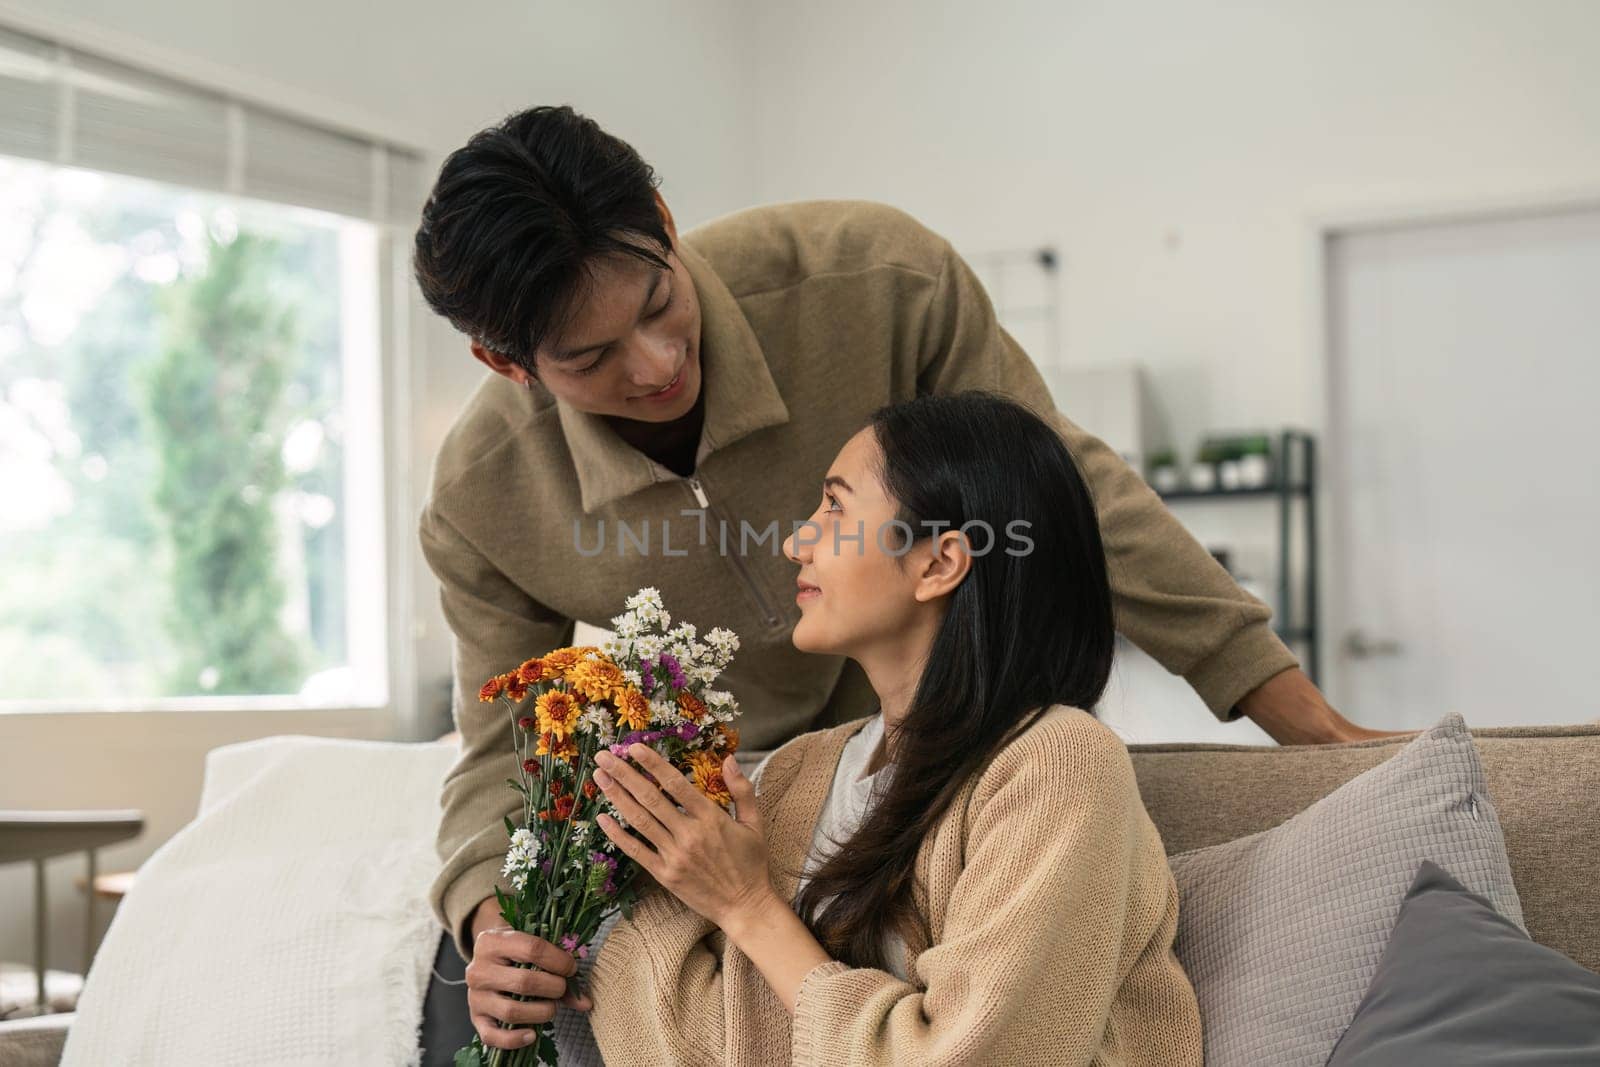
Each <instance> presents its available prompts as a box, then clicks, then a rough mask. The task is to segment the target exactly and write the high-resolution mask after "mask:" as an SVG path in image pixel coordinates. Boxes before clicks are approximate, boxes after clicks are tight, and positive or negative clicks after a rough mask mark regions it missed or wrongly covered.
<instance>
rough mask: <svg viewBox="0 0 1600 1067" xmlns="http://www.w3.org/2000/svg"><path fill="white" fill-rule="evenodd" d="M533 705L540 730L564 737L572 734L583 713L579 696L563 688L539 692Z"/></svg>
mask: <svg viewBox="0 0 1600 1067" xmlns="http://www.w3.org/2000/svg"><path fill="white" fill-rule="evenodd" d="M533 707H534V715H535V716H536V717H537V718H538V720H539V730H540V732H541V733H547V734H552V735H554V736H555V737H557V738H563V739H564V738H568V737H571V736H572V731H573V730H574V729H576V728H577V725H578V717H579V716H580V715H582V714H583V707H582V705H580V704H579V703H578V700H577V698H576V697H574V696H573V695H572V694H571V693H568V692H565V691H564V690H561V689H551V690H549V691H548V692H545V693H541V694H539V699H538V700H537V701H535V702H534V705H533Z"/></svg>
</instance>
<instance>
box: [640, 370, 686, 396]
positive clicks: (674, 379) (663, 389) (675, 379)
mask: <svg viewBox="0 0 1600 1067" xmlns="http://www.w3.org/2000/svg"><path fill="white" fill-rule="evenodd" d="M682 377H683V368H682V367H679V368H678V373H677V374H674V375H673V376H672V381H670V382H668V383H667V384H666V385H663V386H662V387H661V388H660V389H657V390H655V391H654V392H649V393H640V394H639V397H638V399H640V400H643V399H645V398H646V397H651V396H655V395H656V394H657V393H664V392H666V391H667V390H669V389H671V388H672V387H673V386H675V385H677V384H678V379H679V378H682Z"/></svg>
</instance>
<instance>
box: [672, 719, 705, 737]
mask: <svg viewBox="0 0 1600 1067" xmlns="http://www.w3.org/2000/svg"><path fill="white" fill-rule="evenodd" d="M677 734H678V737H679V738H680V739H681V740H684V741H693V740H694V739H695V738H697V737H699V736H700V724H699V723H697V722H685V723H680V724H679V725H678V729H677Z"/></svg>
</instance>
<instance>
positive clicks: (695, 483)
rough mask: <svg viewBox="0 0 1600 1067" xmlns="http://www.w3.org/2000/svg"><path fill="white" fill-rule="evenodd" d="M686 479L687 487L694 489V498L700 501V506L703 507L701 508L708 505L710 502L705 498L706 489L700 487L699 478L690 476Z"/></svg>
mask: <svg viewBox="0 0 1600 1067" xmlns="http://www.w3.org/2000/svg"><path fill="white" fill-rule="evenodd" d="M688 481H689V488H690V489H692V490H693V491H694V498H695V499H696V500H698V501H699V502H700V506H701V507H703V508H708V507H710V506H711V503H710V502H709V501H708V500H706V491H705V490H704V489H701V488H700V479H699V478H690V479H688Z"/></svg>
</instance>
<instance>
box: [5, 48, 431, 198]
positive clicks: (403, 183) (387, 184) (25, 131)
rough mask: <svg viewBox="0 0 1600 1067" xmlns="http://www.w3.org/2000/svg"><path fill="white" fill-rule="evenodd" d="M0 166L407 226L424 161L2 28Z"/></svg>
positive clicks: (401, 150)
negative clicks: (160, 185)
mask: <svg viewBox="0 0 1600 1067" xmlns="http://www.w3.org/2000/svg"><path fill="white" fill-rule="evenodd" d="M0 154H5V155H13V156H24V157H27V158H29V159H40V160H45V161H47V162H51V163H59V164H63V165H65V166H75V167H88V168H91V169H94V170H104V171H112V172H115V173H118V174H130V175H134V176H137V177H141V178H153V179H156V180H158V181H165V182H172V183H175V184H179V185H185V186H190V187H193V188H200V189H211V190H215V191H218V192H224V193H232V194H235V195H238V196H247V197H252V198H255V199H260V200H271V201H275V202H277V203H283V204H297V205H300V206H303V207H312V208H320V209H322V210H324V211H333V212H337V213H338V214H341V215H348V216H353V217H356V218H364V219H370V220H373V221H378V222H392V223H397V224H399V225H403V226H414V225H415V224H416V221H417V215H418V213H419V212H420V211H421V209H422V201H423V198H424V196H425V195H426V191H425V190H424V189H423V188H422V182H423V170H422V160H421V158H420V156H419V155H418V154H417V153H416V152H414V151H411V150H409V149H405V148H400V147H397V146H395V145H388V144H383V143H380V142H377V141H374V140H371V139H368V138H362V137H358V136H353V135H351V134H348V133H344V132H341V131H338V130H334V129H331V128H327V127H323V126H318V125H316V124H315V123H311V122H307V121H305V120H303V119H300V118H296V117H293V116H290V115H286V114H282V113H279V112H275V111H272V110H271V109H269V108H265V107H262V106H260V105H257V104H254V103H246V102H244V101H242V100H238V99H234V98H231V97H229V96H227V95H225V94H222V93H217V92H213V91H211V90H209V89H202V88H197V87H195V86H191V85H186V84H184V83H182V82H179V81H175V80H173V79H170V78H167V77H164V76H162V75H160V74H156V73H153V72H148V71H143V70H138V69H135V68H133V67H129V66H124V65H123V64H120V63H117V62H115V61H112V60H109V59H103V58H101V57H98V56H94V55H90V54H88V53H85V52H81V51H78V50H76V49H73V48H68V47H66V46H64V45H60V44H56V43H54V42H51V41H46V40H42V39H40V38H36V37H30V36H27V35H24V34H21V33H17V32H15V31H12V30H8V29H6V28H4V27H0Z"/></svg>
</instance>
